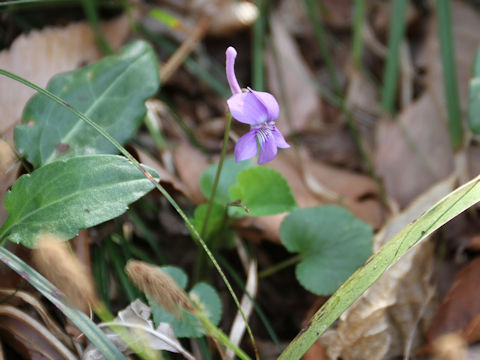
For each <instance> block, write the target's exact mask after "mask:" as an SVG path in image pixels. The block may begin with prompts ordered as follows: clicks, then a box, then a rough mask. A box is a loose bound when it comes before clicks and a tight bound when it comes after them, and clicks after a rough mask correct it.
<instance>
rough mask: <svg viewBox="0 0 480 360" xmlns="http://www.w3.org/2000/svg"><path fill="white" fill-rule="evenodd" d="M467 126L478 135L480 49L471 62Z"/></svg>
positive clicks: (479, 119)
mask: <svg viewBox="0 0 480 360" xmlns="http://www.w3.org/2000/svg"><path fill="white" fill-rule="evenodd" d="M468 125H469V126H470V130H472V132H474V133H475V134H478V133H480V48H479V49H478V50H477V54H476V56H475V61H474V62H473V77H472V79H471V80H470V95H469V99H468Z"/></svg>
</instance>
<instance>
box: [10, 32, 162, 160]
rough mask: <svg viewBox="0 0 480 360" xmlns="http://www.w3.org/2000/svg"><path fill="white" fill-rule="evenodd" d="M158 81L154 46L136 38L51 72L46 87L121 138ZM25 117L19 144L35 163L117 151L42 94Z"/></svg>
mask: <svg viewBox="0 0 480 360" xmlns="http://www.w3.org/2000/svg"><path fill="white" fill-rule="evenodd" d="M159 84H160V81H159V76H158V63H157V60H156V57H155V53H154V51H153V49H152V48H151V47H150V45H148V44H147V43H145V42H143V41H136V42H134V43H132V44H129V45H128V46H125V47H124V48H123V49H122V50H121V51H120V52H119V53H118V54H117V55H113V56H108V57H106V58H104V59H102V60H100V61H98V62H96V63H95V64H92V65H90V66H87V67H84V68H82V69H79V70H75V71H72V72H68V73H64V74H60V75H57V76H55V77H53V78H52V79H51V80H50V82H49V84H48V86H47V90H49V91H51V92H52V93H54V94H55V95H58V96H59V97H60V98H62V99H63V100H65V101H66V102H67V103H68V104H70V105H72V106H74V107H75V108H77V109H78V110H80V111H81V112H82V113H84V114H85V115H87V116H88V117H90V118H91V119H93V121H95V122H96V123H97V124H98V125H100V126H101V127H102V128H103V129H104V130H106V131H107V132H108V133H109V134H110V135H112V136H113V137H114V138H115V139H116V140H117V141H118V142H120V143H121V144H123V143H125V142H126V141H127V140H128V139H130V138H131V137H132V136H133V134H134V133H135V131H136V130H137V128H138V127H139V126H140V123H141V121H142V119H143V117H144V115H145V112H146V108H145V104H144V103H145V100H147V99H148V98H149V97H151V96H152V95H153V94H155V92H156V91H157V89H158V87H159ZM22 122H23V125H19V126H17V127H16V129H15V145H16V148H17V149H18V150H19V151H20V153H22V154H24V155H25V156H26V157H27V159H28V161H30V162H31V163H32V164H33V165H34V166H35V167H36V168H38V167H40V166H42V165H45V164H47V163H50V162H52V161H55V160H57V159H66V158H69V157H73V156H76V155H88V154H99V153H102V154H110V153H112V154H115V153H117V149H116V148H115V147H114V146H113V145H112V144H111V143H110V142H109V141H108V140H107V139H105V138H104V137H103V136H102V135H101V134H99V133H98V132H97V131H96V130H95V129H93V128H92V127H91V126H90V125H88V124H87V123H85V122H84V121H83V120H82V119H80V118H79V117H77V116H75V115H74V114H72V113H71V112H70V111H69V110H68V109H67V108H65V107H63V106H60V105H59V104H57V103H55V102H53V101H51V100H50V99H49V98H47V97H46V96H44V95H41V94H38V95H35V96H34V97H33V98H32V99H31V100H30V101H29V102H28V104H27V106H26V107H25V110H24V113H23V119H22Z"/></svg>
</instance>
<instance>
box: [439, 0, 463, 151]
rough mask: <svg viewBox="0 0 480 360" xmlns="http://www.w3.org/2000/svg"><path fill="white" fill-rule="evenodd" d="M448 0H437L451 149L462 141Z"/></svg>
mask: <svg viewBox="0 0 480 360" xmlns="http://www.w3.org/2000/svg"><path fill="white" fill-rule="evenodd" d="M451 11H452V10H451V5H450V1H449V0H437V19H438V36H439V38H440V49H441V54H442V65H443V81H444V87H445V99H446V103H447V112H448V129H449V131H450V142H451V144H452V147H453V150H455V151H456V150H458V149H459V148H461V146H462V142H463V127H462V115H461V110H460V101H459V95H458V83H457V73H456V67H455V48H454V44H453V35H452V15H451Z"/></svg>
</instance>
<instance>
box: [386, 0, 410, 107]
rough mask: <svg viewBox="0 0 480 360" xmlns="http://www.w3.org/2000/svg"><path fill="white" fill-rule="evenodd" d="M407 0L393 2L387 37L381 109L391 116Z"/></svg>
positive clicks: (395, 92)
mask: <svg viewBox="0 0 480 360" xmlns="http://www.w3.org/2000/svg"><path fill="white" fill-rule="evenodd" d="M407 7H408V0H394V1H393V6H392V11H391V15H390V19H391V21H390V33H389V36H388V53H387V63H386V64H385V70H384V73H383V88H382V102H381V105H382V109H383V111H385V112H386V113H388V114H391V113H392V112H393V109H394V105H395V98H396V94H397V82H398V69H399V61H400V45H401V44H402V40H403V36H404V33H405V22H406V14H407Z"/></svg>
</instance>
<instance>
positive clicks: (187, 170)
mask: <svg viewBox="0 0 480 360" xmlns="http://www.w3.org/2000/svg"><path fill="white" fill-rule="evenodd" d="M173 160H174V163H175V167H176V169H177V172H178V176H179V177H180V180H181V181H183V183H184V184H185V186H186V187H187V189H188V193H189V194H190V200H192V201H193V202H194V203H195V204H201V203H203V202H205V197H204V196H203V194H202V192H201V190H200V185H199V184H198V180H199V179H200V175H202V172H203V171H204V170H205V169H206V168H207V167H208V161H207V157H206V156H205V155H204V154H202V153H201V152H200V151H199V150H197V149H196V148H194V147H192V146H191V145H190V144H188V143H187V142H182V143H181V144H180V145H179V146H178V147H177V148H176V149H175V150H174V152H173Z"/></svg>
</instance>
